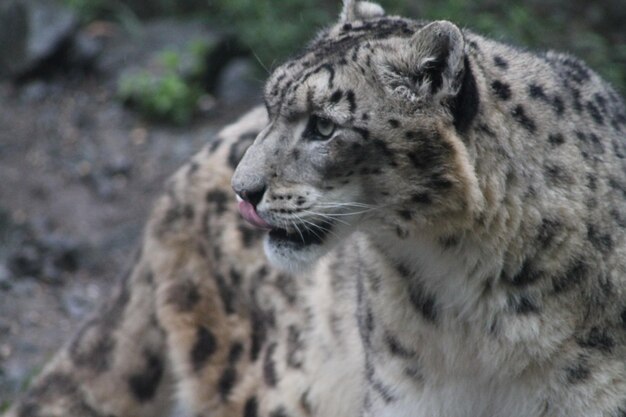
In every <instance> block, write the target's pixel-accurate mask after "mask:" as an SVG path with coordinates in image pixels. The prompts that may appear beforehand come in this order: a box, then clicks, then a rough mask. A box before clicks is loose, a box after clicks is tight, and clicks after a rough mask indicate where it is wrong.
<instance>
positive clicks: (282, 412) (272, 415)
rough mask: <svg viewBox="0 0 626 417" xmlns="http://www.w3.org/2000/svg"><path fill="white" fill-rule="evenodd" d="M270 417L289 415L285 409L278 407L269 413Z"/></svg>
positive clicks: (286, 416) (285, 416)
mask: <svg viewBox="0 0 626 417" xmlns="http://www.w3.org/2000/svg"><path fill="white" fill-rule="evenodd" d="M270 417H289V414H287V410H285V407H283V406H280V407H278V408H277V409H275V410H274V411H272V412H271V413H270Z"/></svg>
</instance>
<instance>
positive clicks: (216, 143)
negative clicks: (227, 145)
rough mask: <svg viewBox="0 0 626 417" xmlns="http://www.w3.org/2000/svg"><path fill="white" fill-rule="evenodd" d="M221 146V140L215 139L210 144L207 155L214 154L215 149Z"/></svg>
mask: <svg viewBox="0 0 626 417" xmlns="http://www.w3.org/2000/svg"><path fill="white" fill-rule="evenodd" d="M221 144H222V139H221V138H215V139H213V142H211V144H210V145H209V146H208V148H207V149H208V151H209V154H212V153H213V152H215V151H216V150H217V148H219V146H220V145H221Z"/></svg>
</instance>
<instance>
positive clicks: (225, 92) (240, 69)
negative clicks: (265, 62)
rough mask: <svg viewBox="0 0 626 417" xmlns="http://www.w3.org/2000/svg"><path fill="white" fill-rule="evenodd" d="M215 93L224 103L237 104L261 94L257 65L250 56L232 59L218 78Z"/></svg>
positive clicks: (256, 97)
mask: <svg viewBox="0 0 626 417" xmlns="http://www.w3.org/2000/svg"><path fill="white" fill-rule="evenodd" d="M215 95H216V97H217V98H218V100H220V101H221V102H222V103H224V104H227V105H236V104H242V103H246V102H250V101H251V100H255V99H258V98H259V97H260V96H261V82H260V81H259V75H258V73H257V67H256V65H255V64H254V62H253V61H252V60H251V59H249V58H235V59H233V60H231V61H230V62H229V63H228V64H226V66H225V67H224V69H223V70H222V72H221V73H220V75H219V77H218V79H217V86H216V90H215Z"/></svg>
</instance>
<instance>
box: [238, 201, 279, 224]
mask: <svg viewBox="0 0 626 417" xmlns="http://www.w3.org/2000/svg"><path fill="white" fill-rule="evenodd" d="M239 213H241V215H242V216H243V218H244V219H246V221H247V222H248V223H250V224H251V225H253V226H256V227H258V228H260V229H267V230H270V229H271V228H272V226H270V225H269V224H268V223H267V222H266V221H265V220H263V219H262V218H261V217H260V216H259V215H258V214H257V212H256V210H255V208H254V206H253V205H252V204H250V203H248V202H247V201H244V200H240V201H239Z"/></svg>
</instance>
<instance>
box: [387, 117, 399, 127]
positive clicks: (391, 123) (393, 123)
mask: <svg viewBox="0 0 626 417" xmlns="http://www.w3.org/2000/svg"><path fill="white" fill-rule="evenodd" d="M387 123H389V126H391V127H392V128H394V129H397V128H399V127H400V122H399V121H398V120H396V119H389V120H387Z"/></svg>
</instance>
